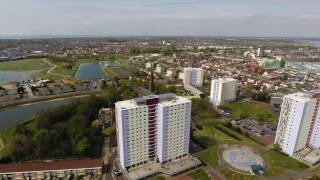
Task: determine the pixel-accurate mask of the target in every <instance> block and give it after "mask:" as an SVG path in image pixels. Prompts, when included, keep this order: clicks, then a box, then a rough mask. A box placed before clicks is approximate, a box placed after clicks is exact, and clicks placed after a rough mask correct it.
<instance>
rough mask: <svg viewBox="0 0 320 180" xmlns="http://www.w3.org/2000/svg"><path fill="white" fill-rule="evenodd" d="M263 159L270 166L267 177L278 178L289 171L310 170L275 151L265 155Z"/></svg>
mask: <svg viewBox="0 0 320 180" xmlns="http://www.w3.org/2000/svg"><path fill="white" fill-rule="evenodd" d="M262 157H263V158H264V160H265V161H267V163H268V165H269V168H268V169H267V171H266V172H265V176H277V175H282V174H283V173H285V172H286V171H288V170H294V171H303V170H306V169H307V168H308V166H307V165H305V164H303V163H301V162H299V161H297V160H295V159H292V158H290V157H289V156H286V155H284V154H281V153H278V152H276V151H274V150H269V151H267V152H265V153H263V154H262Z"/></svg>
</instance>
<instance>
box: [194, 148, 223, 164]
mask: <svg viewBox="0 0 320 180" xmlns="http://www.w3.org/2000/svg"><path fill="white" fill-rule="evenodd" d="M218 151H219V146H218V145H213V146H211V147H209V148H208V149H207V150H206V151H204V152H202V153H200V154H199V158H200V159H201V160H202V161H204V162H205V163H206V164H208V165H210V166H218V165H219V152H218Z"/></svg>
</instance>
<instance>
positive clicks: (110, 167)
mask: <svg viewBox="0 0 320 180" xmlns="http://www.w3.org/2000/svg"><path fill="white" fill-rule="evenodd" d="M114 136H115V135H114ZM108 139H109V138H108ZM103 146H104V147H103V151H104V152H103V157H102V158H103V160H104V161H105V167H104V171H103V174H102V180H111V179H113V180H124V178H123V176H115V175H114V174H113V172H114V170H115V169H116V168H115V161H116V158H117V148H116V147H112V146H111V142H110V141H109V140H106V141H105V142H104V145H103Z"/></svg>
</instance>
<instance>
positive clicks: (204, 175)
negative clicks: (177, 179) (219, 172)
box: [187, 169, 211, 180]
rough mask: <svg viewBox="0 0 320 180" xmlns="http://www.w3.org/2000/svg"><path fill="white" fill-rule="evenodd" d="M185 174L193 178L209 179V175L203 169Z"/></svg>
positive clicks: (195, 179)
mask: <svg viewBox="0 0 320 180" xmlns="http://www.w3.org/2000/svg"><path fill="white" fill-rule="evenodd" d="M187 176H189V177H191V178H192V179H194V180H211V178H210V176H208V174H207V173H206V172H205V171H204V170H203V169H197V170H195V171H192V172H190V173H188V174H187Z"/></svg>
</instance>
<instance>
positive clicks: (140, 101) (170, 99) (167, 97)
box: [116, 93, 190, 109]
mask: <svg viewBox="0 0 320 180" xmlns="http://www.w3.org/2000/svg"><path fill="white" fill-rule="evenodd" d="M154 98H159V103H160V104H162V105H164V106H165V105H172V104H179V103H186V102H190V100H188V99H186V98H184V97H180V96H176V95H175V94H173V93H166V94H160V95H150V96H144V97H140V98H135V99H131V100H125V101H119V102H117V103H116V105H117V106H119V107H120V108H124V109H131V108H137V107H139V106H145V100H147V99H154Z"/></svg>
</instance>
